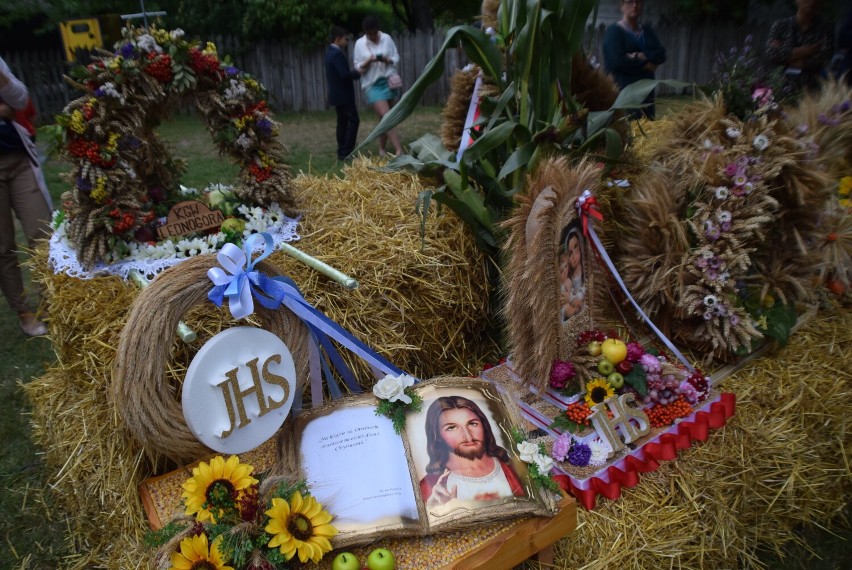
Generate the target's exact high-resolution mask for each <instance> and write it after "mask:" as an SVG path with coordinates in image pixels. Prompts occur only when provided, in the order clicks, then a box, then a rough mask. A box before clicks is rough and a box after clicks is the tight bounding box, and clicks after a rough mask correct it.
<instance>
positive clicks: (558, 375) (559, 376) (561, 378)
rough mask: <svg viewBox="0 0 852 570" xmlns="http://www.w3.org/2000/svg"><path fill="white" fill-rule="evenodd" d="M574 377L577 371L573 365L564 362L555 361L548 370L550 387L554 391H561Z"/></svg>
mask: <svg viewBox="0 0 852 570" xmlns="http://www.w3.org/2000/svg"><path fill="white" fill-rule="evenodd" d="M576 375H577V371H576V370H575V369H574V365H573V364H571V363H570V362H568V361H565V360H556V361H554V362H553V366H552V367H551V368H550V387H551V388H553V389H555V390H561V389H562V388H564V387H565V386H567V385H568V382H570V381H571V380H573V379H574V377H575V376H576Z"/></svg>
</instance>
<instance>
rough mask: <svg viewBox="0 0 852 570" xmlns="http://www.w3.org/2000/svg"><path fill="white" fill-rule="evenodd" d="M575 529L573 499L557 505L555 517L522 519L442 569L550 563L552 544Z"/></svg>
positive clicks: (476, 569) (489, 569) (491, 568)
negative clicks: (532, 560)
mask: <svg viewBox="0 0 852 570" xmlns="http://www.w3.org/2000/svg"><path fill="white" fill-rule="evenodd" d="M576 527H577V503H576V502H575V501H574V499H573V498H572V497H565V498H563V499H562V501H560V502H559V512H558V513H557V514H556V516H554V517H551V518H547V517H536V518H531V519H524V520H522V521H520V522H519V523H518V524H517V525H514V526H512V527H511V528H509V529H507V530H505V531H503V532H502V533H500V534H498V535H497V536H495V537H494V538H492V539H491V540H489V541H487V542H485V543H483V544H481V545H479V546H477V547H476V548H475V549H474V550H472V551H471V552H469V553H467V554H465V555H464V556H462V557H461V558H459V559H458V560H456V561H455V562H453V563H451V564H448V565H445V566H443V570H480V569H481V570H486V569H487V570H497V569H500V568H512V567H513V566H516V565H518V564H520V563H521V562H523V561H524V560H526V559H528V558H532V557H535V558H536V559H537V560H538V561H539V562H541V563H543V564H552V563H553V543H554V542H556V541H557V540H559V539H560V538H562V537H564V536H567V535H568V534H569V533H570V532H572V531H573V530H574V529H575V528H576Z"/></svg>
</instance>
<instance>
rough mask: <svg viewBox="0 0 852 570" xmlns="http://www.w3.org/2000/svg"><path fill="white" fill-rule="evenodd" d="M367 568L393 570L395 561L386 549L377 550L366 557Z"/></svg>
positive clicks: (371, 569)
mask: <svg viewBox="0 0 852 570" xmlns="http://www.w3.org/2000/svg"><path fill="white" fill-rule="evenodd" d="M367 568H369V569H370V570H395V568H396V559H395V558H394V557H393V554H391V551H390V550H388V549H387V548H377V549H375V550H374V551H372V552H371V553H370V555H369V556H368V557H367Z"/></svg>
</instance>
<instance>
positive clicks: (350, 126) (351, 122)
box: [343, 103, 361, 156]
mask: <svg viewBox="0 0 852 570" xmlns="http://www.w3.org/2000/svg"><path fill="white" fill-rule="evenodd" d="M344 108H345V109H346V129H345V133H344V136H343V151H344V156H349V155H350V154H352V151H353V150H355V145H356V143H357V141H358V126H359V125H360V124H361V118H360V117H359V116H358V107H356V106H355V103H350V104H349V105H345V107H344Z"/></svg>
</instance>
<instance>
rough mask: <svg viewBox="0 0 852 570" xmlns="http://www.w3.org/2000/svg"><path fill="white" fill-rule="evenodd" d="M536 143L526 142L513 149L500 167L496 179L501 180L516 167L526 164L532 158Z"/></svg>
mask: <svg viewBox="0 0 852 570" xmlns="http://www.w3.org/2000/svg"><path fill="white" fill-rule="evenodd" d="M536 146H537V145H536V144H535V143H533V142H528V143H527V144H525V145H524V146H520V147H518V148H516V149H515V151H514V152H513V153H512V154H511V155H509V158H508V159H507V160H506V162H504V163H503V168H501V169H500V173H499V174H498V175H497V179H498V180H503V179H504V178H506V177H507V176H508V175H510V174H511V173H513V172H515V171H516V170H517V169H519V168H521V167H523V166H526V165H527V163H529V161H530V159H531V158H532V155H533V152H534V151H535V149H536Z"/></svg>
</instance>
